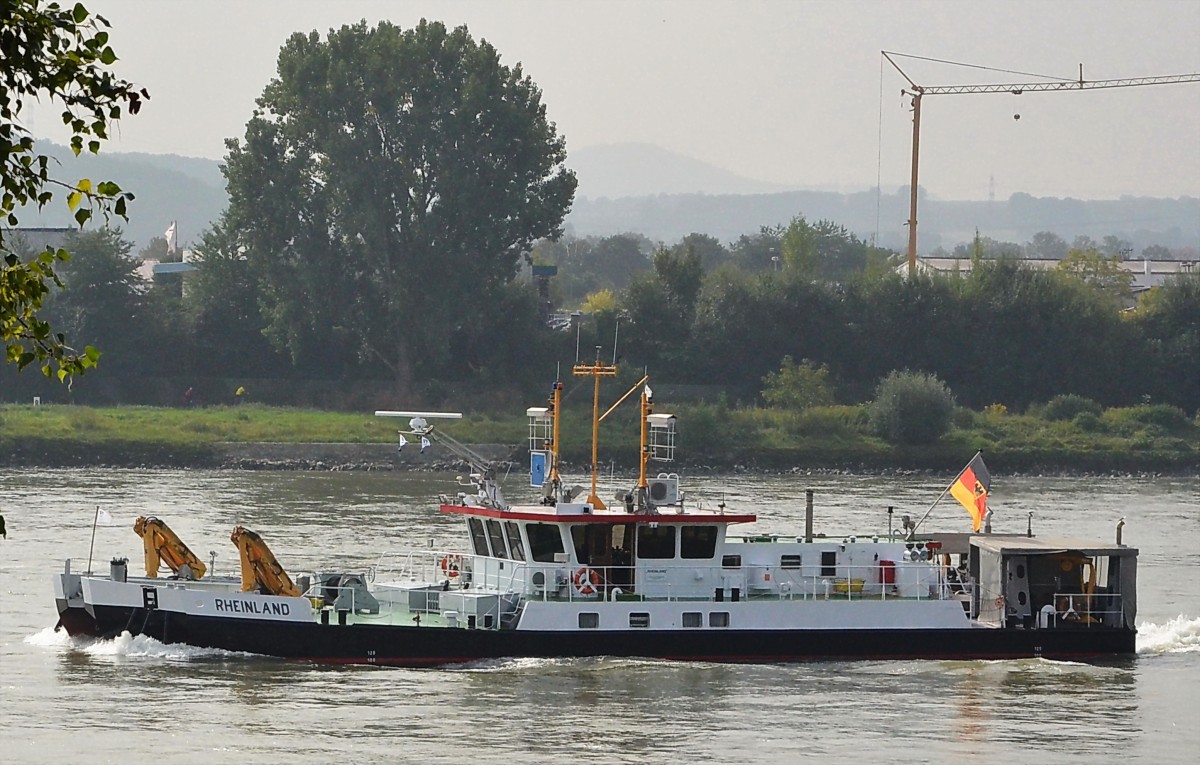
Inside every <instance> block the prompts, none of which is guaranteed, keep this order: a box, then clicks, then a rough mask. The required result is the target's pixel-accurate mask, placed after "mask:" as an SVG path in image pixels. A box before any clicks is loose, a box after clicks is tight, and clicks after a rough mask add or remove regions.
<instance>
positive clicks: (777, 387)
mask: <svg viewBox="0 0 1200 765" xmlns="http://www.w3.org/2000/svg"><path fill="white" fill-rule="evenodd" d="M763 386H764V387H763V392H762V397H763V400H764V401H766V402H767V405H768V406H773V407H776V408H779V409H794V410H800V409H810V408H812V407H814V406H829V405H830V404H832V403H833V383H832V381H830V379H829V367H828V366H826V365H825V364H814V363H813V362H811V361H809V360H807V359H805V360H803V361H801V362H800V363H799V364H797V363H796V362H795V361H794V360H793V359H792V357H791V356H784V357H783V363H782V364H781V365H780V367H779V371H777V372H768V373H767V376H766V377H764V378H763Z"/></svg>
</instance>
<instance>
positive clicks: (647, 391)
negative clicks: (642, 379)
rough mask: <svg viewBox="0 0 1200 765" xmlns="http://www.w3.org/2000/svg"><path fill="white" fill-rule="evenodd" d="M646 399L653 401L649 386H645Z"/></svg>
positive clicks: (652, 393) (652, 392)
mask: <svg viewBox="0 0 1200 765" xmlns="http://www.w3.org/2000/svg"><path fill="white" fill-rule="evenodd" d="M646 398H647V399H649V400H651V401H652V400H654V391H652V390H650V386H649V385H647V386H646Z"/></svg>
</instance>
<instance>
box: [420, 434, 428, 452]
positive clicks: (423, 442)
mask: <svg viewBox="0 0 1200 765" xmlns="http://www.w3.org/2000/svg"><path fill="white" fill-rule="evenodd" d="M428 448H429V439H428V438H426V437H425V436H421V454H424V453H425V450H426V449H428Z"/></svg>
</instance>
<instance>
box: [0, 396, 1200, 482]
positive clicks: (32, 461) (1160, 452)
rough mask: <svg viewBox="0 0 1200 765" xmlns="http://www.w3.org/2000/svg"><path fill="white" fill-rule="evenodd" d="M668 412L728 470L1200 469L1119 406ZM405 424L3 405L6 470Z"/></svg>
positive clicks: (300, 415)
mask: <svg viewBox="0 0 1200 765" xmlns="http://www.w3.org/2000/svg"><path fill="white" fill-rule="evenodd" d="M669 408H670V410H671V411H672V412H673V413H675V414H676V415H678V417H679V422H680V426H679V429H680V436H679V445H680V457H681V460H682V464H685V465H693V466H696V465H698V466H704V467H708V468H712V469H717V470H721V469H732V468H736V467H739V466H744V467H746V468H751V469H788V468H792V467H802V468H847V469H868V470H881V469H890V468H900V469H933V470H951V469H954V468H955V467H957V466H958V465H961V464H962V463H965V462H966V460H967V459H968V458H969V457H970V456H971V454H973V453H974V451H975V450H976V449H983V450H984V451H985V453H986V455H987V460H988V463H989V465H991V466H992V468H993V470H996V471H998V472H1022V471H1032V470H1055V471H1064V472H1113V471H1117V472H1120V471H1128V472H1142V471H1150V472H1174V473H1179V472H1183V473H1195V472H1200V427H1198V426H1197V423H1196V422H1195V421H1194V420H1189V419H1187V418H1186V417H1182V418H1181V417H1180V416H1177V415H1175V414H1173V413H1170V412H1168V413H1166V414H1164V412H1163V410H1162V409H1161V408H1156V407H1130V408H1125V409H1109V410H1106V411H1104V412H1103V413H1101V414H1099V415H1094V416H1088V417H1075V418H1073V419H1070V420H1063V419H1047V418H1045V417H1042V416H1037V415H1036V414H1029V415H1012V414H1008V413H1007V412H1003V411H997V410H992V411H987V412H972V411H968V410H959V411H958V412H957V413H956V415H955V418H954V427H953V429H952V430H951V431H950V433H948V434H947V435H946V436H944V437H943V438H942V439H941V440H940V441H938V442H937V443H935V444H932V445H928V446H920V447H901V446H894V445H891V444H888V443H887V442H885V441H883V440H882V439H880V438H879V437H878V436H875V435H873V434H872V433H871V432H870V429H869V427H868V425H867V420H866V415H865V413H864V410H863V408H862V407H847V406H832V407H818V408H815V409H809V410H805V411H802V412H784V411H779V410H768V409H754V408H730V407H725V406H722V405H716V404H696V405H686V406H678V407H669ZM667 409H668V407H667V406H662V407H660V410H664V411H665V410H667ZM589 415H590V411H583V410H569V411H567V412H566V413H565V414H564V418H563V419H564V422H563V443H564V448H563V456H564V458H565V459H567V460H569V461H572V462H577V463H582V462H586V461H587V460H588V459H589V458H590V449H591V439H590V424H589ZM635 417H636V415H635V414H634V413H633V412H632V411H619V412H618V413H615V414H614V416H613V417H612V418H610V420H609V421H606V422H605V425H604V430H603V436H602V442H601V451H602V454H603V459H604V460H605V461H606V462H607V461H609V460H615V461H616V463H617V464H618V465H627V466H628V465H633V464H635V460H636V455H637V445H636V441H635V438H636V435H635V434H636V433H637V423H636V420H635ZM404 424H405V423H404V422H403V421H398V420H394V419H385V418H378V417H374V416H372V415H371V414H366V413H364V414H344V413H337V412H322V411H316V410H310V409H291V408H280V407H268V406H262V405H257V404H247V405H243V406H217V407H203V408H194V409H182V408H158V407H107V408H90V407H80V406H41V407H31V406H26V405H3V406H0V464H5V465H9V466H14V465H40V466H82V465H116V466H155V465H161V466H179V467H187V466H191V467H214V466H218V465H220V464H221V449H220V447H219V444H221V443H223V442H241V443H261V442H273V443H301V444H303V443H352V444H371V443H379V444H386V443H391V442H393V441H394V440H395V433H396V429H397V427H400V426H403V425H404ZM445 428H446V430H447V432H449V433H451V434H452V435H454V436H455V437H457V438H459V439H460V440H463V441H466V442H474V443H505V444H513V445H514V446H523V445H524V444H525V443H526V425H525V420H524V416H523V413H520V414H516V415H512V416H494V415H488V414H479V413H474V414H468V415H466V417H465V418H464V419H463V420H461V421H456V422H450V423H447V424H446V425H445ZM626 434H627V435H626Z"/></svg>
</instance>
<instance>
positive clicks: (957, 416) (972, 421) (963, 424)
mask: <svg viewBox="0 0 1200 765" xmlns="http://www.w3.org/2000/svg"><path fill="white" fill-rule="evenodd" d="M982 419H983V415H982V414H978V413H976V412H973V411H971V410H970V409H967V408H966V407H959V408H957V409H955V410H954V416H953V418H952V419H951V421H952V422H953V423H954V427H956V428H958V429H959V430H971V429H972V428H975V427H977V426H978V425H979V423H980V421H981V420H982Z"/></svg>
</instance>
